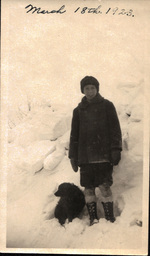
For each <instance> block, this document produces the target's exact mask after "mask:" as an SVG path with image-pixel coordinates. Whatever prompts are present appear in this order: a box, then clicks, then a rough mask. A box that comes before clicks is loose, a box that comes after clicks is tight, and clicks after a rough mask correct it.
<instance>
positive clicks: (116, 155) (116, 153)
mask: <svg viewBox="0 0 150 256" xmlns="http://www.w3.org/2000/svg"><path fill="white" fill-rule="evenodd" d="M120 159H121V152H120V150H119V149H114V150H112V152H111V163H112V164H113V165H117V164H118V163H119V161H120Z"/></svg>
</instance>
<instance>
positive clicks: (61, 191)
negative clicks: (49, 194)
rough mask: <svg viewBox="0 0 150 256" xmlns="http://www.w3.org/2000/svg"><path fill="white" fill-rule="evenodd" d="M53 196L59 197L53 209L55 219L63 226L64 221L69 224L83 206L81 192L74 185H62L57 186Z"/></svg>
mask: <svg viewBox="0 0 150 256" xmlns="http://www.w3.org/2000/svg"><path fill="white" fill-rule="evenodd" d="M55 196H58V197H60V200H59V201H58V204H57V205H56V208H55V212H54V215H55V218H57V219H58V220H59V223H60V224H61V225H63V224H64V223H65V221H66V219H68V220H69V222H71V221H72V220H73V219H74V218H76V217H79V214H80V213H81V211H82V210H83V208H84V206H85V198H84V194H83V192H82V191H81V190H80V189H79V188H78V187H77V186H76V185H74V184H71V183H66V182H65V183H62V184H60V185H59V187H58V190H57V192H56V193H55Z"/></svg>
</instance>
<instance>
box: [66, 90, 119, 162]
mask: <svg viewBox="0 0 150 256" xmlns="http://www.w3.org/2000/svg"><path fill="white" fill-rule="evenodd" d="M114 149H118V150H120V151H121V150H122V138H121V129H120V124H119V120H118V117H117V113H116V110H115V107H114V105H113V103H112V102H110V101H109V100H106V99H104V98H103V97H102V96H101V95H100V94H99V93H98V94H97V95H96V96H95V97H94V98H93V99H92V101H91V102H90V103H89V102H88V101H87V98H86V97H85V96H84V97H83V98H82V101H81V103H79V105H78V106H77V107H76V108H75V109H74V111H73V118H72V126H71V135H70V147H69V158H70V159H71V158H73V159H75V160H77V161H78V165H79V166H81V165H82V164H86V163H96V162H110V157H111V151H112V150H114Z"/></svg>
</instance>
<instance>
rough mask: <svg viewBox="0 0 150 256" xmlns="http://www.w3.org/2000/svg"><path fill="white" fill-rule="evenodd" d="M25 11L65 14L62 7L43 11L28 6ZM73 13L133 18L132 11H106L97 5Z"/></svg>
mask: <svg viewBox="0 0 150 256" xmlns="http://www.w3.org/2000/svg"><path fill="white" fill-rule="evenodd" d="M25 9H27V11H26V13H29V12H31V13H32V14H33V13H36V14H54V13H55V14H56V13H59V14H64V13H66V12H67V10H66V6H65V5H62V6H61V7H60V8H58V9H57V10H43V9H42V8H41V7H36V6H33V5H32V4H29V5H27V6H26V7H25ZM74 13H79V14H88V13H93V14H103V15H124V16H130V17H134V14H133V10H132V9H129V10H126V9H119V8H118V7H115V8H112V7H109V8H108V9H107V10H104V8H103V6H102V5H99V6H98V7H94V8H89V7H87V6H85V7H77V8H76V9H75V10H74Z"/></svg>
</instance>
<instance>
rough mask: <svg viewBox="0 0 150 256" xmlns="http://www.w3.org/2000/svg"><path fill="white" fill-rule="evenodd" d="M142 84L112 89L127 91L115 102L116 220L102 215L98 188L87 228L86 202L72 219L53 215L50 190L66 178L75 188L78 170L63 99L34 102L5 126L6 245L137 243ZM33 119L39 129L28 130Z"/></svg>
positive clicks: (109, 245) (104, 246)
mask: <svg viewBox="0 0 150 256" xmlns="http://www.w3.org/2000/svg"><path fill="white" fill-rule="evenodd" d="M141 88H142V87H141V86H139V85H138V86H137V87H136V86H135V85H134V86H131V87H130V86H129V85H127V87H125V85H124V86H123V87H122V86H120V87H119V86H118V88H117V90H118V91H119V92H118V93H120V97H121V96H122V93H124V91H125V90H126V91H127V93H126V95H124V101H123V102H121V101H120V100H119V101H118V102H116V108H117V112H118V116H119V119H120V124H121V128H122V135H123V152H122V159H121V162H120V163H119V165H118V166H116V167H114V173H113V179H114V183H113V185H112V191H113V200H114V213H115V216H116V222H115V223H110V222H108V221H106V220H105V218H104V211H103V208H102V205H101V200H100V199H101V195H100V192H99V190H98V189H96V195H97V198H98V200H97V205H98V216H99V218H100V221H99V223H98V224H95V225H93V226H91V227H89V219H88V213H87V209H86V207H85V208H84V210H83V212H82V214H81V216H80V218H76V219H74V220H73V221H72V223H68V222H67V221H66V223H65V225H64V226H61V225H60V224H59V223H58V220H57V219H55V218H54V209H55V206H56V204H57V202H58V198H56V197H55V196H54V192H55V191H56V190H57V187H58V186H59V184H60V183H62V182H71V183H74V184H76V185H77V186H79V187H80V176H79V172H77V173H74V172H73V170H72V168H71V165H70V162H69V159H68V147H69V136H70V124H71V115H72V108H67V107H66V106H65V105H64V104H63V105H58V106H53V105H51V106H49V105H47V106H45V105H44V106H43V105H41V106H36V107H35V108H34V110H31V111H29V112H28V114H27V116H26V117H25V119H24V120H23V121H22V122H21V123H20V124H17V123H16V126H15V127H13V128H12V129H11V131H10V132H11V134H13V136H12V137H13V139H11V140H9V142H8V149H9V150H8V152H9V171H8V196H7V211H8V215H7V247H9V248H54V249H55V248H60V249H61V248H66V249H83V250H84V249H101V248H102V249H113V248H117V249H126V248H128V249H132V250H134V249H141V248H142V229H143V227H141V223H143V224H144V221H145V220H144V218H143V208H142V203H143V199H142V193H143V185H142V184H143V148H142V144H143V122H144V119H143V101H144V94H143V93H142V90H141ZM130 89H131V91H132V93H130ZM139 92H140V93H139ZM129 94H130V101H129V97H128V96H129ZM131 94H132V97H131ZM135 95H136V97H135ZM125 96H126V97H125ZM35 121H37V122H38V123H40V125H41V127H42V128H41V129H39V130H40V132H39V131H38V125H33V126H32V129H29V126H30V125H31V123H36V122H35ZM43 124H44V125H43ZM47 126H48V129H47ZM22 129H24V130H25V131H26V129H27V133H23V135H22V136H23V137H24V139H23V140H21V132H20V131H21V130H22ZM24 130H23V131H24ZM41 130H42V132H41ZM37 132H38V136H36V134H37ZM14 134H15V135H14ZM41 134H42V135H41ZM23 141H24V142H23ZM26 141H27V143H25V142H26ZM80 188H81V187H80ZM81 189H83V188H81ZM137 234H138V235H137Z"/></svg>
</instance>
